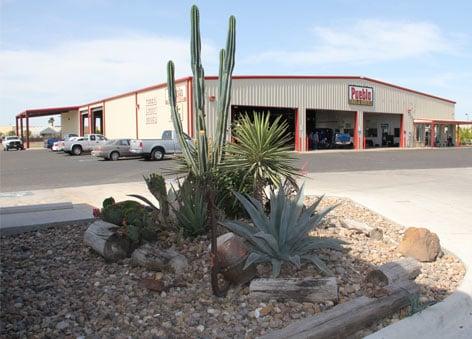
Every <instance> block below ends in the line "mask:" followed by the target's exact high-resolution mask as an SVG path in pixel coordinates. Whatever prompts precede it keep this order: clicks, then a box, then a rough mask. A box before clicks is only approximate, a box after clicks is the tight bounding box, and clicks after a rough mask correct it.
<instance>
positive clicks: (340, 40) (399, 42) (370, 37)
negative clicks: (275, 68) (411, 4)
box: [247, 19, 457, 65]
mask: <svg viewBox="0 0 472 339" xmlns="http://www.w3.org/2000/svg"><path fill="white" fill-rule="evenodd" d="M307 40H308V41H307V45H313V46H315V47H314V48H306V49H299V50H291V51H287V50H274V51H268V52H264V53H261V54H258V55H256V56H253V57H251V58H250V60H247V61H248V62H266V61H269V60H270V61H275V62H278V63H281V64H297V63H303V64H309V65H319V64H340V63H373V62H381V61H390V60H398V59H406V58H417V57H422V56H428V55H431V54H436V53H448V54H453V53H455V52H456V48H457V46H456V45H455V43H454V42H452V41H451V39H449V37H447V36H445V34H444V33H443V32H442V31H441V30H440V29H439V27H437V26H436V25H434V24H431V23H428V22H399V21H380V20H370V19H369V20H359V21H357V22H355V23H354V24H349V25H347V24H344V25H342V26H340V25H337V26H336V27H315V28H314V29H313V38H312V40H311V41H310V38H308V39H307Z"/></svg>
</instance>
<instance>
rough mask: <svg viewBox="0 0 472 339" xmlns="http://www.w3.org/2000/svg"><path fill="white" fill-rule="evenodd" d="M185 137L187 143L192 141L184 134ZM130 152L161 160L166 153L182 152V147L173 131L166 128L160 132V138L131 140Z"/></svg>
mask: <svg viewBox="0 0 472 339" xmlns="http://www.w3.org/2000/svg"><path fill="white" fill-rule="evenodd" d="M185 139H187V142H188V143H191V142H192V139H190V137H189V136H188V135H186V134H185ZM130 152H131V153H134V154H136V155H141V156H143V157H144V158H146V159H151V160H162V159H164V156H165V155H166V154H179V153H182V147H181V146H180V143H179V139H178V138H177V135H176V133H175V131H171V130H166V131H164V132H162V138H161V139H138V140H131V142H130Z"/></svg>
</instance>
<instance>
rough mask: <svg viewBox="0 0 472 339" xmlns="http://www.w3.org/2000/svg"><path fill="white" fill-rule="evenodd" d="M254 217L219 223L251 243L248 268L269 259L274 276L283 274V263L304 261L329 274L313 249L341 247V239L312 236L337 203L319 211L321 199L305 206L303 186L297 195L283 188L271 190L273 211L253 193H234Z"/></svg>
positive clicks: (298, 265) (296, 264) (297, 265)
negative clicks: (243, 220)
mask: <svg viewBox="0 0 472 339" xmlns="http://www.w3.org/2000/svg"><path fill="white" fill-rule="evenodd" d="M235 195H236V197H237V198H238V200H239V201H240V202H241V204H242V205H243V206H244V208H245V209H246V211H247V213H248V214H249V216H250V217H251V220H252V224H253V225H250V224H248V223H245V222H242V221H237V220H232V221H224V222H220V224H221V225H222V226H224V227H226V228H227V229H229V230H230V231H232V232H234V233H236V234H237V235H239V236H241V237H242V238H244V239H246V240H247V241H248V242H249V243H250V244H251V245H252V252H251V254H250V255H249V256H248V258H247V260H246V263H245V268H244V269H246V268H247V267H249V266H250V265H251V264H254V263H264V262H270V263H271V264H272V276H273V277H277V276H278V275H279V273H280V268H281V265H282V262H289V263H291V264H293V265H295V266H296V267H300V265H301V261H308V262H311V263H313V264H314V265H315V266H316V267H317V268H318V269H319V270H320V271H322V272H323V273H325V274H330V273H331V272H330V271H329V269H328V267H327V266H326V264H325V263H324V262H323V261H322V260H321V259H320V258H319V257H318V256H317V255H316V254H315V253H313V251H316V250H319V249H322V248H331V249H341V246H340V244H341V242H340V241H338V240H335V239H331V238H321V237H313V236H310V235H309V234H308V233H309V232H310V231H312V230H313V229H314V228H315V227H316V226H317V225H318V224H319V223H320V222H321V221H322V219H323V218H324V217H325V216H326V215H327V214H328V213H329V212H330V211H332V210H333V209H334V208H335V207H336V206H330V207H328V208H326V209H324V210H323V211H321V212H317V211H316V208H317V207H318V205H319V203H320V202H321V199H322V198H323V197H320V198H319V199H317V200H316V201H315V202H314V203H313V204H312V205H311V206H310V207H308V208H304V204H303V199H304V196H303V186H302V187H301V189H300V191H299V192H298V193H297V195H296V196H293V197H291V196H287V195H286V194H285V191H284V190H283V189H280V190H278V192H277V193H275V192H274V191H271V193H270V214H269V215H266V214H265V212H264V209H263V208H262V205H261V204H260V202H259V201H257V200H256V199H254V198H252V197H250V196H244V195H242V194H239V193H235Z"/></svg>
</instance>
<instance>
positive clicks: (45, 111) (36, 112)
mask: <svg viewBox="0 0 472 339" xmlns="http://www.w3.org/2000/svg"><path fill="white" fill-rule="evenodd" d="M192 79H193V77H192V76H187V77H183V78H179V79H176V80H175V82H176V83H181V82H185V81H190V80H192ZM205 79H206V80H216V79H218V77H217V76H206V77H205ZM243 79H340V80H343V79H347V80H349V79H352V80H367V81H370V82H373V83H376V84H380V85H384V86H388V87H392V88H396V89H399V90H403V91H407V92H410V93H414V94H418V95H422V96H426V97H429V98H433V99H438V100H441V101H445V102H448V103H451V104H455V103H456V102H455V101H454V100H450V99H446V98H442V97H439V96H436V95H432V94H428V93H424V92H420V91H416V90H412V89H409V88H406V87H402V86H398V85H394V84H391V83H388V82H385V81H381V80H376V79H373V78H368V77H364V76H359V75H233V80H243ZM166 86H167V83H165V82H164V83H160V84H156V85H152V86H147V87H143V88H140V89H136V90H133V91H128V92H125V93H122V94H118V95H114V96H110V97H106V98H104V99H100V100H95V101H92V102H89V103H86V104H84V105H80V106H66V107H53V108H42V109H29V110H26V111H23V112H21V113H19V114H17V117H18V118H19V117H22V118H24V117H26V115H28V116H29V117H38V116H47V115H53V114H60V113H64V112H68V111H71V110H77V109H79V108H80V107H84V106H90V105H96V104H100V103H102V102H105V101H108V100H112V99H118V98H121V97H125V96H128V95H130V94H137V93H141V92H147V91H150V90H154V89H159V88H164V87H166Z"/></svg>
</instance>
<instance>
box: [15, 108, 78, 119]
mask: <svg viewBox="0 0 472 339" xmlns="http://www.w3.org/2000/svg"><path fill="white" fill-rule="evenodd" d="M79 107H80V106H64V107H48V108H33V109H27V110H25V111H23V112H20V113H18V114H17V115H16V117H17V118H25V117H26V115H28V116H30V117H41V116H47V115H52V114H60V113H64V112H68V111H73V110H77V109H79Z"/></svg>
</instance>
